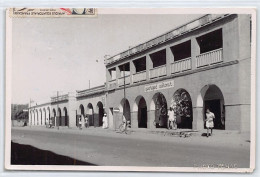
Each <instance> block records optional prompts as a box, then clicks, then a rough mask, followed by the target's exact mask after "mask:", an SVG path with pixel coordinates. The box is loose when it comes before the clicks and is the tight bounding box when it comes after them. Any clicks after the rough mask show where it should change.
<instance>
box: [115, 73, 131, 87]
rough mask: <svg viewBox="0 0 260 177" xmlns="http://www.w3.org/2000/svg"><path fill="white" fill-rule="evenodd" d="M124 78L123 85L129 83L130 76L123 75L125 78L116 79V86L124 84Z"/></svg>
mask: <svg viewBox="0 0 260 177" xmlns="http://www.w3.org/2000/svg"><path fill="white" fill-rule="evenodd" d="M124 79H125V85H129V84H130V76H129V75H128V76H125V78H124V77H121V78H119V79H118V86H119V87H120V86H123V85H124Z"/></svg>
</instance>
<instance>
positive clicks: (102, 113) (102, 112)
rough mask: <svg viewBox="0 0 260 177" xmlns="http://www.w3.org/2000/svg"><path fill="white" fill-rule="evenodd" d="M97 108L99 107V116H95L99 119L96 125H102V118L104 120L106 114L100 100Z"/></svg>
mask: <svg viewBox="0 0 260 177" xmlns="http://www.w3.org/2000/svg"><path fill="white" fill-rule="evenodd" d="M97 108H98V109H97V110H98V115H97V118H95V119H97V120H96V124H95V126H97V127H100V126H102V120H103V116H104V108H103V104H102V103H101V102H98V104H97Z"/></svg>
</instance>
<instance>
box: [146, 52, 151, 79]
mask: <svg viewBox="0 0 260 177" xmlns="http://www.w3.org/2000/svg"><path fill="white" fill-rule="evenodd" d="M152 68H153V62H152V60H151V57H150V55H149V54H147V55H146V80H150V69H152Z"/></svg>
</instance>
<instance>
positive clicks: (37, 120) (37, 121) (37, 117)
mask: <svg viewBox="0 0 260 177" xmlns="http://www.w3.org/2000/svg"><path fill="white" fill-rule="evenodd" d="M36 125H39V114H38V110H37V109H36Z"/></svg>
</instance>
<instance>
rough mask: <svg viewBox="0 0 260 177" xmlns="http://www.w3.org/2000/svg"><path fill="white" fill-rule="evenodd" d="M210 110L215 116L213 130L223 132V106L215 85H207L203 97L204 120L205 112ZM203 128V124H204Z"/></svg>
mask: <svg viewBox="0 0 260 177" xmlns="http://www.w3.org/2000/svg"><path fill="white" fill-rule="evenodd" d="M207 109H210V111H211V112H213V113H214V114H215V119H214V129H220V130H225V106H224V97H223V94H222V92H221V90H220V89H219V88H218V87H217V86H216V85H208V86H207V90H206V92H205V96H204V111H203V113H204V120H205V119H206V110H207ZM204 128H206V126H205V122H204Z"/></svg>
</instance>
